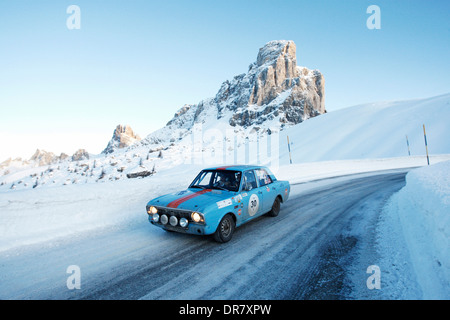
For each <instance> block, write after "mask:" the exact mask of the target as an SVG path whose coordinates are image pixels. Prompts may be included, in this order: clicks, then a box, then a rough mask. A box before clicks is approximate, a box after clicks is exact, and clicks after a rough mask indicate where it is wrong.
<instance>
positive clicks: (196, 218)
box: [191, 212, 205, 223]
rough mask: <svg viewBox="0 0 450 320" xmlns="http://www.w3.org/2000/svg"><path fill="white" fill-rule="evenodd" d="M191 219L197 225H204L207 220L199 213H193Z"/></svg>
mask: <svg viewBox="0 0 450 320" xmlns="http://www.w3.org/2000/svg"><path fill="white" fill-rule="evenodd" d="M191 218H192V220H193V221H194V222H196V223H202V222H205V219H204V218H203V215H202V214H201V213H199V212H192V214H191Z"/></svg>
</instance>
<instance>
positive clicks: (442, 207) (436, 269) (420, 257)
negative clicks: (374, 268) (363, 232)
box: [384, 161, 450, 299]
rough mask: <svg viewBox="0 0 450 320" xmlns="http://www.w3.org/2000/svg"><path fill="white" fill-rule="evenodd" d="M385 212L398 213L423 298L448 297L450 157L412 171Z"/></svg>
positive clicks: (449, 286) (449, 277) (395, 214)
mask: <svg viewBox="0 0 450 320" xmlns="http://www.w3.org/2000/svg"><path fill="white" fill-rule="evenodd" d="M385 213H386V214H387V215H389V216H391V217H393V216H397V217H398V220H399V222H400V226H401V232H402V233H403V237H404V240H405V243H406V246H407V248H408V251H409V256H410V259H411V264H412V268H413V270H414V273H415V276H416V278H417V281H418V284H419V286H420V289H421V291H422V297H420V298H423V299H449V298H450V161H446V162H441V163H438V164H435V165H431V166H426V167H422V168H419V169H415V170H412V171H410V172H409V173H408V174H407V176H406V186H405V187H404V188H403V189H401V190H400V191H399V192H398V193H396V194H394V195H393V196H392V197H391V199H390V201H389V203H388V204H387V206H386V212H385ZM398 236H399V235H398ZM391 238H392V237H391ZM386 240H387V239H384V241H386ZM392 245H393V244H392V243H390V244H387V245H386V244H385V245H384V246H385V247H387V246H392ZM403 263H404V262H403ZM391 264H394V263H393V262H391Z"/></svg>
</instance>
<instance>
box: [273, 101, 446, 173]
mask: <svg viewBox="0 0 450 320" xmlns="http://www.w3.org/2000/svg"><path fill="white" fill-rule="evenodd" d="M449 123H450V94H445V95H441V96H437V97H432V98H427V99H417V100H408V101H394V102H378V103H370V104H365V105H358V106H354V107H349V108H345V109H341V110H338V111H334V112H329V113H327V114H324V115H321V116H320V117H316V118H312V119H309V120H308V121H305V122H303V123H300V124H298V125H296V126H294V127H292V128H288V129H286V130H283V131H282V132H281V134H280V147H281V149H280V156H281V158H280V163H281V164H286V163H289V154H288V148H287V145H286V143H287V142H286V141H287V137H286V136H287V135H288V136H289V139H290V142H291V152H292V160H293V162H294V163H304V162H313V161H328V160H343V159H370V158H391V157H402V156H408V147H407V142H406V136H408V140H409V145H410V152H411V155H412V156H418V155H425V154H426V151H425V143H424V135H423V125H425V127H426V134H427V140H428V151H429V153H430V154H449V153H450V139H449V137H450V125H449Z"/></svg>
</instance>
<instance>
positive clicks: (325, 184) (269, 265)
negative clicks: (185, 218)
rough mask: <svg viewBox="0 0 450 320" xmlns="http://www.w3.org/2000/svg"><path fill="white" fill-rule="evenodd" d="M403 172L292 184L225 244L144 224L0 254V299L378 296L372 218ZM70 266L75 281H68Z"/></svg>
mask: <svg viewBox="0 0 450 320" xmlns="http://www.w3.org/2000/svg"><path fill="white" fill-rule="evenodd" d="M406 172H407V169H402V170H390V171H385V172H378V173H366V174H355V175H351V176H345V177H338V178H329V179H322V180H318V181H313V182H308V183H301V184H295V185H292V190H291V197H290V199H289V200H288V201H287V202H286V203H284V204H283V205H282V210H281V212H280V215H279V216H278V217H276V218H271V217H266V216H263V217H260V218H258V219H256V220H254V221H252V222H250V223H248V224H246V225H244V226H242V227H240V228H238V229H237V230H236V232H235V234H234V237H233V239H232V241H230V242H229V243H225V244H218V243H216V242H214V240H213V239H211V238H209V237H201V236H192V235H184V234H177V233H168V232H165V231H163V230H161V229H159V228H155V227H153V226H151V225H150V224H149V223H144V224H139V225H134V226H127V227H123V228H109V229H104V230H103V231H102V232H97V233H89V234H88V235H84V236H81V235H80V236H77V237H73V238H72V239H70V240H67V239H66V240H59V241H52V242H49V243H47V244H44V245H42V244H40V245H32V246H28V247H24V248H21V249H19V250H10V251H5V252H1V253H0V283H1V286H0V298H1V299H170V300H172V299H371V298H374V299H378V298H380V291H382V290H378V292H377V290H369V289H368V288H367V286H366V281H367V278H368V277H369V276H370V274H367V273H366V270H367V268H368V266H370V265H376V264H377V261H378V260H379V259H380V257H379V253H378V252H377V251H376V250H375V242H376V236H377V235H376V225H377V219H378V217H379V215H380V212H381V209H382V207H383V205H384V204H385V202H386V201H387V200H388V199H389V197H390V196H391V195H392V194H393V193H394V192H396V191H398V190H400V189H401V188H402V187H403V186H404V185H405V174H406ZM143 207H145V204H143ZM142 214H143V215H145V214H146V213H145V210H143V212H142ZM71 265H76V266H78V267H79V269H80V275H81V277H80V289H72V290H69V289H68V287H67V279H68V277H69V276H70V275H71V274H69V273H66V271H67V268H68V267H69V266H71ZM383 271H384V272H386V270H383ZM382 280H383V278H382Z"/></svg>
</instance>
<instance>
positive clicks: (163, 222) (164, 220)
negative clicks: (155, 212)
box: [161, 214, 169, 224]
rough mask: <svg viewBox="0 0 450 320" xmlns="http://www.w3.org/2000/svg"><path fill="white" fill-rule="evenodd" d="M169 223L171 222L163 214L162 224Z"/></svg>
mask: <svg viewBox="0 0 450 320" xmlns="http://www.w3.org/2000/svg"><path fill="white" fill-rule="evenodd" d="M167 222H169V218H167V216H166V215H165V214H163V215H162V216H161V223H162V224H167Z"/></svg>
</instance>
